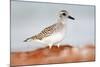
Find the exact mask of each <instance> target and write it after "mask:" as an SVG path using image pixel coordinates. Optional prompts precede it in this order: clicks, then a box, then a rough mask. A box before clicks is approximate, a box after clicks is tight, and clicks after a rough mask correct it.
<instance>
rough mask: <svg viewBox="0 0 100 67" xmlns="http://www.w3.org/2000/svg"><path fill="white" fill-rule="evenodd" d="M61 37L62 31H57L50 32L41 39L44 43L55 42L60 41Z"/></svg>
mask: <svg viewBox="0 0 100 67" xmlns="http://www.w3.org/2000/svg"><path fill="white" fill-rule="evenodd" d="M63 38H64V32H58V33H55V34H52V35H51V36H49V37H46V38H44V39H43V40H42V41H43V42H44V43H45V44H55V43H58V42H60V41H61V40H62V39H63Z"/></svg>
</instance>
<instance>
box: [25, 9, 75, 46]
mask: <svg viewBox="0 0 100 67" xmlns="http://www.w3.org/2000/svg"><path fill="white" fill-rule="evenodd" d="M58 16H59V18H58V19H57V22H56V23H55V24H53V25H51V26H48V27H46V28H45V29H43V30H42V31H41V32H40V33H38V34H36V35H34V36H32V37H29V38H27V39H25V40H24V42H27V41H30V40H33V41H38V42H41V43H43V44H48V45H49V48H51V47H52V45H55V44H56V45H57V46H58V47H59V43H60V42H61V41H62V40H63V39H64V35H65V31H66V30H65V26H66V24H65V22H66V21H65V20H66V19H67V18H69V19H72V20H75V18H73V17H72V16H70V15H69V13H68V11H66V10H61V11H60V12H59V13H58Z"/></svg>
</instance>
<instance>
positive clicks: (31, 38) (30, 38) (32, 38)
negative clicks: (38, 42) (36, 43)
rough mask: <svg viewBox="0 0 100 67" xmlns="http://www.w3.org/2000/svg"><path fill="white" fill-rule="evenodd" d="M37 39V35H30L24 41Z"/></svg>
mask: <svg viewBox="0 0 100 67" xmlns="http://www.w3.org/2000/svg"><path fill="white" fill-rule="evenodd" d="M35 39H36V37H35V36H33V37H29V38H27V39H25V40H24V42H28V41H30V40H35Z"/></svg>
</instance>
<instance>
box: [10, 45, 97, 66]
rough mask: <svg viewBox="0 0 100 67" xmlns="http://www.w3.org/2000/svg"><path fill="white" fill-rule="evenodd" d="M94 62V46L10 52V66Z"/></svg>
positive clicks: (54, 47) (64, 46)
mask: <svg viewBox="0 0 100 67" xmlns="http://www.w3.org/2000/svg"><path fill="white" fill-rule="evenodd" d="M85 61H95V46H94V45H92V44H87V45H85V46H82V47H75V46H71V45H63V46H60V47H59V48H58V47H57V46H52V48H51V49H50V48H49V47H48V46H47V47H44V48H39V49H37V50H34V51H27V52H11V66H16V65H17V66H20V65H37V64H54V63H70V62H85Z"/></svg>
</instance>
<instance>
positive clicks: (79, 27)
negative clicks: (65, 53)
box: [11, 1, 95, 52]
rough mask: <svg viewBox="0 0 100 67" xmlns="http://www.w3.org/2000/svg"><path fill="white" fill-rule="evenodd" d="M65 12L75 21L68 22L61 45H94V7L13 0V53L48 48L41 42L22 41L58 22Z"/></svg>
mask: <svg viewBox="0 0 100 67" xmlns="http://www.w3.org/2000/svg"><path fill="white" fill-rule="evenodd" d="M63 9H64V10H67V11H69V14H70V15H72V16H73V17H74V18H75V20H74V21H73V20H67V21H66V25H67V26H66V35H65V39H64V40H63V41H62V42H61V44H70V45H73V46H81V45H85V44H94V40H95V36H94V35H95V29H94V28H95V27H94V25H95V19H94V18H95V7H94V6H89V5H84V6H83V5H71V4H54V3H40V2H24V1H11V51H12V52H15V51H31V50H35V49H37V48H41V47H45V46H47V45H44V44H41V43H38V42H27V43H24V42H23V40H25V39H26V38H28V37H31V36H33V35H35V34H37V33H39V32H40V31H41V30H43V29H44V28H45V27H47V26H50V25H52V24H54V23H56V20H57V18H58V15H57V14H58V12H59V11H60V10H63Z"/></svg>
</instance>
